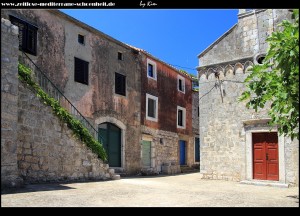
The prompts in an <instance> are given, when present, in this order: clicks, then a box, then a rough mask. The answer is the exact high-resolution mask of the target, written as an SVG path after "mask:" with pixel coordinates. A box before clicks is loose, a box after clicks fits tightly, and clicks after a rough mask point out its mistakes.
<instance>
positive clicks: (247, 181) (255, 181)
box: [240, 180, 289, 188]
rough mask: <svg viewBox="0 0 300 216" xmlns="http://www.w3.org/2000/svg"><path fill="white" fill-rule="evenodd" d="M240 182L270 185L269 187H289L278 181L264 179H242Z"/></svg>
mask: <svg viewBox="0 0 300 216" xmlns="http://www.w3.org/2000/svg"><path fill="white" fill-rule="evenodd" d="M240 184H248V185H258V186H271V187H280V188H288V187H289V184H285V183H280V182H278V181H264V180H243V181H240Z"/></svg>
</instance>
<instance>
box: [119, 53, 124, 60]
mask: <svg viewBox="0 0 300 216" xmlns="http://www.w3.org/2000/svg"><path fill="white" fill-rule="evenodd" d="M118 60H123V53H121V52H118Z"/></svg>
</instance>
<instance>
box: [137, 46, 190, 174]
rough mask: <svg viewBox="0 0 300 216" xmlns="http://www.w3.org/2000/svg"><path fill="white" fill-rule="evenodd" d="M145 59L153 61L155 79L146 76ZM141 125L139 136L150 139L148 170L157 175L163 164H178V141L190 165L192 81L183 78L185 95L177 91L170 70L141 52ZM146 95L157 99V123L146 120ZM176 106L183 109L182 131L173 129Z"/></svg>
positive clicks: (175, 75)
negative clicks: (149, 166) (183, 145)
mask: <svg viewBox="0 0 300 216" xmlns="http://www.w3.org/2000/svg"><path fill="white" fill-rule="evenodd" d="M147 58H149V59H151V60H152V61H155V62H156V66H157V80H153V79H149V78H148V77H147ZM141 68H142V71H141V74H142V75H141V83H142V89H141V98H142V100H141V124H142V125H143V126H142V133H143V134H148V135H150V136H152V138H153V140H152V146H151V148H152V149H151V151H153V152H154V153H153V155H152V157H151V159H152V160H153V162H152V167H151V169H150V170H152V171H154V172H161V166H162V165H164V164H179V156H180V150H179V143H178V142H179V140H185V141H186V164H187V165H188V166H192V165H193V163H194V155H193V150H194V145H193V144H194V142H193V140H194V139H193V134H192V82H191V79H189V78H188V77H187V76H185V75H182V74H180V75H181V76H182V77H185V94H183V93H181V92H179V91H178V90H177V75H178V74H179V73H178V72H177V71H175V70H174V69H172V68H170V67H168V66H166V65H165V64H163V63H161V62H159V61H156V60H154V59H152V58H151V57H148V56H147V55H145V54H144V53H143V52H141ZM146 93H148V94H151V95H153V96H156V97H158V122H154V121H149V120H147V119H146ZM177 106H181V107H184V108H186V129H179V128H177Z"/></svg>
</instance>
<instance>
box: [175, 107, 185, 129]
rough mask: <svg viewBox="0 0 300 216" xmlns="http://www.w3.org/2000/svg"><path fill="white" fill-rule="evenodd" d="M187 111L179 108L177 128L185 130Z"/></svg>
mask: <svg viewBox="0 0 300 216" xmlns="http://www.w3.org/2000/svg"><path fill="white" fill-rule="evenodd" d="M185 119H186V110H185V108H183V107H180V106H177V128H182V129H185V122H186V121H185Z"/></svg>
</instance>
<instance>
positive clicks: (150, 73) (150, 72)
mask: <svg viewBox="0 0 300 216" xmlns="http://www.w3.org/2000/svg"><path fill="white" fill-rule="evenodd" d="M148 76H149V77H153V65H152V64H148Z"/></svg>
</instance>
